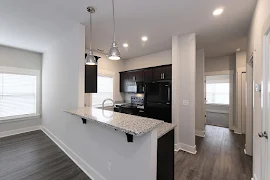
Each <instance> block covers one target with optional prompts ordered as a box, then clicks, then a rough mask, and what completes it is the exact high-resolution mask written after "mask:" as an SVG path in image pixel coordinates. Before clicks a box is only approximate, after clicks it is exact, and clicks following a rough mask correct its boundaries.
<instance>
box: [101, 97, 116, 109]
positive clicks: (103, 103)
mask: <svg viewBox="0 0 270 180" xmlns="http://www.w3.org/2000/svg"><path fill="white" fill-rule="evenodd" d="M106 101H112V103H113V106H114V101H113V100H112V99H110V98H108V99H104V101H103V102H102V109H104V105H105V102H106Z"/></svg>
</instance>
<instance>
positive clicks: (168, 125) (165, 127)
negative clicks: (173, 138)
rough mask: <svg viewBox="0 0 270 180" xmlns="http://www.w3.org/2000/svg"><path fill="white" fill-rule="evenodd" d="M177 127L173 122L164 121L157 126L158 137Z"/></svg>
mask: <svg viewBox="0 0 270 180" xmlns="http://www.w3.org/2000/svg"><path fill="white" fill-rule="evenodd" d="M175 127H176V125H174V124H171V123H166V122H164V123H162V124H160V125H159V126H158V127H157V138H158V139H159V138H161V137H162V136H164V135H165V134H167V133H168V132H170V131H171V130H173V129H174V128H175Z"/></svg>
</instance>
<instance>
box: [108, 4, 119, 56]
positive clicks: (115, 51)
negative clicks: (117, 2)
mask: <svg viewBox="0 0 270 180" xmlns="http://www.w3.org/2000/svg"><path fill="white" fill-rule="evenodd" d="M112 6H113V42H112V46H111V49H110V51H109V54H108V57H109V59H110V60H120V59H121V57H120V52H119V50H118V47H117V43H116V41H115V17H114V0H112Z"/></svg>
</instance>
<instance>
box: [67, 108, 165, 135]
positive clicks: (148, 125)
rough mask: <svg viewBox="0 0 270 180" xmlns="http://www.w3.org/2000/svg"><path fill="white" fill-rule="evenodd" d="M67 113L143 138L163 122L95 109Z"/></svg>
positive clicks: (74, 110)
mask: <svg viewBox="0 0 270 180" xmlns="http://www.w3.org/2000/svg"><path fill="white" fill-rule="evenodd" d="M64 111H65V112H67V113H69V114H72V115H76V116H79V117H80V118H84V119H87V120H89V121H92V122H96V123H99V124H101V125H104V126H108V127H111V128H113V129H116V130H120V131H123V132H125V133H128V134H131V135H134V136H141V135H143V134H146V133H148V132H150V131H152V130H153V129H155V128H157V127H158V126H159V125H160V124H163V123H164V122H163V121H159V120H156V119H151V118H144V117H139V116H133V115H128V114H122V113H118V112H113V111H107V110H102V109H97V108H94V107H84V108H77V109H73V110H64ZM165 129H167V128H166V127H165V126H164V127H163V126H162V127H161V128H160V134H162V133H163V132H164V130H165Z"/></svg>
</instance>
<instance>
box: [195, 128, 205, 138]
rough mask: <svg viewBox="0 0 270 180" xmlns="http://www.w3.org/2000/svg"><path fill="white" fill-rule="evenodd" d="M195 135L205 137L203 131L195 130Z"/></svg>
mask: <svg viewBox="0 0 270 180" xmlns="http://www.w3.org/2000/svg"><path fill="white" fill-rule="evenodd" d="M195 135H196V136H199V137H205V131H199V130H196V131H195Z"/></svg>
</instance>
